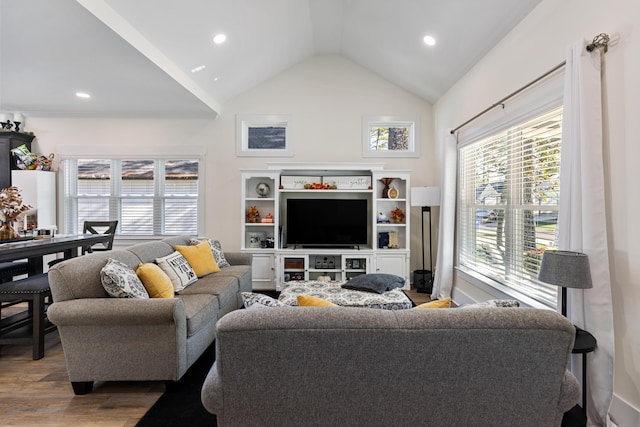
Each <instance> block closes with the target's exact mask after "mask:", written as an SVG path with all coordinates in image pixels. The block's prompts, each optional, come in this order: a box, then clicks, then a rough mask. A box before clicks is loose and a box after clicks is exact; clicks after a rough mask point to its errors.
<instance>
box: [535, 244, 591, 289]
mask: <svg viewBox="0 0 640 427" xmlns="http://www.w3.org/2000/svg"><path fill="white" fill-rule="evenodd" d="M538 279H539V280H540V281H542V282H545V283H550V284H552V285H556V286H561V287H564V288H576V289H589V288H592V287H593V284H592V283H591V273H590V271H589V257H588V256H587V254H583V253H580V252H571V251H544V254H543V255H542V263H541V265H540V272H539V273H538Z"/></svg>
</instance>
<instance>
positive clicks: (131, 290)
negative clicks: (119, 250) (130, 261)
mask: <svg viewBox="0 0 640 427" xmlns="http://www.w3.org/2000/svg"><path fill="white" fill-rule="evenodd" d="M100 281H101V282H102V286H103V287H104V289H105V291H107V293H108V294H109V295H111V296H112V297H116V298H149V294H148V293H147V290H146V289H145V288H144V285H143V284H142V282H141V281H140V279H139V278H138V275H137V274H136V272H135V271H133V269H132V268H131V267H129V266H128V265H126V264H124V263H122V262H120V261H118V260H116V259H112V258H109V260H108V261H107V264H106V265H105V266H104V267H102V270H100Z"/></svg>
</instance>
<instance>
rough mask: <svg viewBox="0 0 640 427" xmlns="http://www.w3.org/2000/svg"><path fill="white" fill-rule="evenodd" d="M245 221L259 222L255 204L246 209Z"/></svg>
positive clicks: (258, 212) (258, 213)
mask: <svg viewBox="0 0 640 427" xmlns="http://www.w3.org/2000/svg"><path fill="white" fill-rule="evenodd" d="M247 222H260V211H258V208H257V207H255V206H251V207H250V208H249V209H248V210H247Z"/></svg>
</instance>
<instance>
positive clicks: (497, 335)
mask: <svg viewBox="0 0 640 427" xmlns="http://www.w3.org/2000/svg"><path fill="white" fill-rule="evenodd" d="M216 329H217V332H216V361H215V364H214V366H213V367H212V369H211V370H210V372H209V374H208V376H207V378H206V380H205V383H204V386H203V388H202V402H203V404H204V406H205V408H207V410H208V411H209V412H211V413H214V414H216V415H217V423H218V425H219V426H275V425H277V426H305V427H307V426H338V425H344V426H350V427H351V426H418V425H423V426H447V427H449V426H535V427H541V426H559V425H560V424H561V420H562V416H563V413H564V412H565V411H567V410H568V409H570V408H571V407H573V406H574V405H575V404H576V402H577V401H578V398H579V395H580V390H579V386H578V382H577V380H576V378H575V377H574V376H573V375H572V374H571V373H570V372H569V371H568V370H567V369H566V367H567V363H568V361H569V356H570V353H571V349H572V347H573V341H574V336H575V330H574V327H573V325H572V324H571V323H570V322H569V321H568V320H567V319H566V318H564V317H562V316H561V315H560V314H558V313H555V312H552V311H548V310H538V309H529V308H468V309H461V308H458V309H409V310H397V311H390V310H377V309H366V308H343V307H279V308H262V309H248V310H238V311H236V312H233V313H230V314H229V315H227V316H225V317H224V318H223V319H221V320H220V321H219V322H218V324H217V326H216Z"/></svg>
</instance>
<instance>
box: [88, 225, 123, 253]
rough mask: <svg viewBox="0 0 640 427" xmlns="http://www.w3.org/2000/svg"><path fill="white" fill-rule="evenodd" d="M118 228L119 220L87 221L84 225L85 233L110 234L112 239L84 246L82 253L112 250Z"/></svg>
mask: <svg viewBox="0 0 640 427" xmlns="http://www.w3.org/2000/svg"><path fill="white" fill-rule="evenodd" d="M117 228H118V221H85V222H84V226H83V227H82V232H83V233H84V234H86V233H91V234H110V235H111V239H109V241H107V242H104V243H97V244H95V245H93V246H87V247H83V248H82V254H83V255H84V254H85V253H87V252H93V251H110V250H111V249H112V248H113V238H114V237H115V234H116V229H117Z"/></svg>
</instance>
